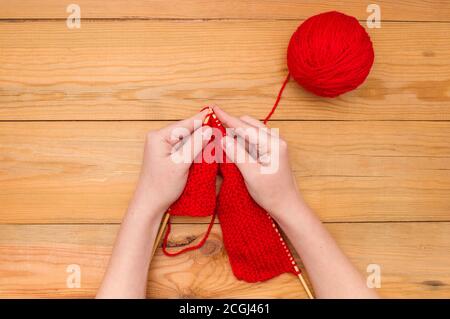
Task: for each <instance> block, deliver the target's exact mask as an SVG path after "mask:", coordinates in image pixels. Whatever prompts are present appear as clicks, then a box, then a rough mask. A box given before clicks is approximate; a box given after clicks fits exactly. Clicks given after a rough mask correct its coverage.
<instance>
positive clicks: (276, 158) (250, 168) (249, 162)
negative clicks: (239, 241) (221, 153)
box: [213, 106, 301, 220]
mask: <svg viewBox="0 0 450 319" xmlns="http://www.w3.org/2000/svg"><path fill="white" fill-rule="evenodd" d="M213 110H214V112H215V113H216V115H217V117H218V118H219V120H220V121H221V122H222V123H223V124H224V125H225V127H227V128H231V129H232V131H234V134H233V133H230V130H229V129H228V130H227V136H225V137H224V138H223V140H222V143H223V144H222V146H223V148H224V150H225V153H226V155H227V157H228V159H229V160H230V161H232V162H234V163H235V164H236V165H237V167H238V168H239V170H240V172H241V174H242V176H243V177H244V180H245V183H246V186H247V189H248V191H249V193H250V195H251V196H252V198H253V199H254V200H255V201H256V202H257V203H258V204H259V205H260V206H261V207H263V208H264V209H265V210H266V211H267V212H269V214H270V215H271V216H272V217H273V218H275V219H276V220H279V219H283V218H285V217H286V218H287V216H286V213H287V212H288V211H289V209H288V208H289V207H291V206H292V205H293V204H294V203H296V202H298V201H301V199H300V196H299V193H298V190H297V185H296V182H295V178H294V176H293V174H292V170H291V167H290V163H289V158H288V150H287V144H286V142H285V141H284V140H283V139H282V138H280V137H279V135H278V133H277V132H274V131H273V130H271V129H269V128H267V127H266V126H265V125H264V124H263V123H262V122H260V121H258V120H257V119H254V118H252V117H250V116H243V117H241V118H236V117H233V116H231V115H229V114H228V113H226V112H224V111H223V110H222V109H220V108H219V107H217V106H216V107H214V108H213ZM235 137H237V138H238V139H236V138H235ZM244 140H245V143H243V141H244ZM252 150H254V151H252Z"/></svg>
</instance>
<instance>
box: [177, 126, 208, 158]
mask: <svg viewBox="0 0 450 319" xmlns="http://www.w3.org/2000/svg"><path fill="white" fill-rule="evenodd" d="M211 135H212V129H211V127H209V126H202V127H199V128H198V129H196V130H195V131H194V133H192V135H189V136H188V137H187V138H185V139H184V141H181V142H179V144H181V146H178V145H179V144H177V145H175V146H174V147H173V152H172V154H171V157H172V159H173V160H175V161H176V162H177V163H180V162H183V163H186V164H190V163H192V162H193V161H194V159H195V158H196V157H197V156H198V155H199V154H200V153H201V151H202V150H203V148H204V147H205V146H206V144H208V142H209V141H210V140H211Z"/></svg>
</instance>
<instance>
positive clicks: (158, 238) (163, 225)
mask: <svg viewBox="0 0 450 319" xmlns="http://www.w3.org/2000/svg"><path fill="white" fill-rule="evenodd" d="M169 217H170V214H169V213H168V212H166V213H165V214H164V216H163V219H162V222H161V225H160V226H159V231H158V235H156V239H155V243H154V244H153V252H152V257H153V255H155V252H156V249H157V248H158V246H159V242H160V241H161V237H162V236H163V234H164V231H165V230H166V226H167V222H168V221H169Z"/></svg>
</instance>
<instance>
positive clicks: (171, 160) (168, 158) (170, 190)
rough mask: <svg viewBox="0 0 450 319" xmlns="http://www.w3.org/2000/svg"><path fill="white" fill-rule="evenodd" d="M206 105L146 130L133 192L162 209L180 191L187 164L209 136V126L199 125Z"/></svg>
mask: <svg viewBox="0 0 450 319" xmlns="http://www.w3.org/2000/svg"><path fill="white" fill-rule="evenodd" d="M207 113H208V109H205V110H203V111H202V112H200V113H198V114H196V115H195V116H193V117H191V118H188V119H186V120H182V121H179V122H176V123H173V124H171V125H169V126H166V127H164V128H162V129H160V130H155V131H150V132H148V133H147V138H146V142H145V149H144V160H143V163H142V169H141V175H140V178H139V183H138V187H137V190H136V192H137V193H143V196H145V197H147V198H149V200H151V201H152V207H154V208H155V211H156V212H158V213H161V214H162V213H164V212H165V211H166V210H167V208H169V206H170V205H171V204H172V203H173V202H175V201H176V200H177V199H178V197H179V196H180V195H181V193H182V192H183V189H184V187H185V185H186V181H187V177H188V173H189V167H190V166H191V164H192V162H193V161H194V159H195V158H196V157H197V155H198V154H200V152H201V151H202V149H203V147H204V146H205V145H206V144H207V143H208V141H209V140H210V138H211V134H212V130H211V128H210V127H209V126H202V122H203V119H204V118H205V116H206V115H207Z"/></svg>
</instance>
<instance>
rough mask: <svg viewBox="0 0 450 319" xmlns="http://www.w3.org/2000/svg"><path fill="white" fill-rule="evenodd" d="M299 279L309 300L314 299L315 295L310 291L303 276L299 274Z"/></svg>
mask: <svg viewBox="0 0 450 319" xmlns="http://www.w3.org/2000/svg"><path fill="white" fill-rule="evenodd" d="M297 276H298V279H300V282H301V283H302V286H303V288H304V289H305V291H306V294H307V295H308V298H309V299H314V296H313V294H312V293H311V290H309V287H308V284H307V283H306V281H305V279H304V278H303V276H302V274H301V273H300V274H298V275H297Z"/></svg>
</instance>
